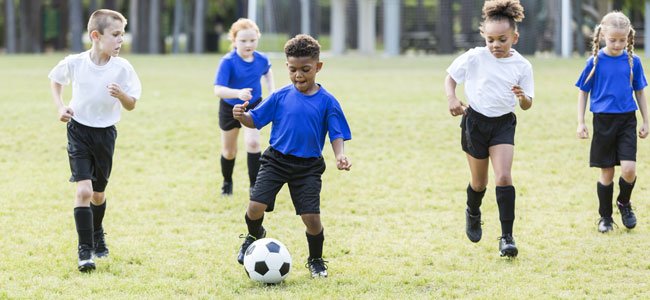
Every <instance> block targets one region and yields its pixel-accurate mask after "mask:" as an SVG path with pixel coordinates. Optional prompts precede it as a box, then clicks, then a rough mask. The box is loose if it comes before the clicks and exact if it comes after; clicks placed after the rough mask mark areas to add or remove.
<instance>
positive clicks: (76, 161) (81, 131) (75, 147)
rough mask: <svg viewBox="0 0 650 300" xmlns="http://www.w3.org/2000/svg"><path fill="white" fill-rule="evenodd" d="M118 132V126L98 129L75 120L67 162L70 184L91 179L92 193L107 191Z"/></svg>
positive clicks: (69, 125)
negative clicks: (70, 174) (68, 163)
mask: <svg viewBox="0 0 650 300" xmlns="http://www.w3.org/2000/svg"><path fill="white" fill-rule="evenodd" d="M116 139H117V129H115V126H110V127H106V128H95V127H88V126H86V125H82V124H80V123H78V122H77V121H75V120H70V122H68V159H69V161H70V171H72V176H70V182H79V181H82V180H87V179H90V180H91V181H92V184H93V191H95V192H103V191H104V190H106V185H107V184H108V178H109V177H110V175H111V168H112V167H113V151H114V150H115V140H116Z"/></svg>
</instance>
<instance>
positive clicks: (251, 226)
mask: <svg viewBox="0 0 650 300" xmlns="http://www.w3.org/2000/svg"><path fill="white" fill-rule="evenodd" d="M244 219H246V226H248V234H250V235H252V236H254V237H255V238H257V239H261V238H262V235H263V234H264V227H262V222H263V221H264V216H262V217H261V218H259V219H258V220H251V219H250V218H249V217H248V214H244Z"/></svg>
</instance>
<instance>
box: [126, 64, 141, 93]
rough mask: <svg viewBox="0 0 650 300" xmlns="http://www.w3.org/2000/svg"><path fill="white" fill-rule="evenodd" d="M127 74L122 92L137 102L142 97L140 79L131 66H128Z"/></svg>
mask: <svg viewBox="0 0 650 300" xmlns="http://www.w3.org/2000/svg"><path fill="white" fill-rule="evenodd" d="M128 74H129V78H128V79H127V81H126V87H125V88H124V92H125V93H126V94H127V95H129V96H131V97H133V98H135V100H138V99H140V97H141V96H142V84H141V83H140V78H139V77H138V74H137V73H136V72H135V70H134V69H133V67H132V66H129V73H128Z"/></svg>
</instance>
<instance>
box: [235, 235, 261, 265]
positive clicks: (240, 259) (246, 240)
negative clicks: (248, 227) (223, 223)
mask: <svg viewBox="0 0 650 300" xmlns="http://www.w3.org/2000/svg"><path fill="white" fill-rule="evenodd" d="M265 236H266V230H264V229H262V235H261V236H260V237H259V238H257V237H254V236H252V235H251V234H247V235H243V234H242V235H240V236H239V238H241V239H244V242H243V243H242V244H241V247H240V248H239V254H237V262H239V264H240V265H243V264H244V255H245V254H246V250H248V247H250V245H251V244H252V243H253V242H255V241H257V240H259V239H263V238H264V237H265Z"/></svg>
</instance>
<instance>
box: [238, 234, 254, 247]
mask: <svg viewBox="0 0 650 300" xmlns="http://www.w3.org/2000/svg"><path fill="white" fill-rule="evenodd" d="M239 238H240V239H245V240H244V243H243V244H242V248H244V249H247V248H248V246H250V245H251V244H252V243H253V242H254V241H256V240H257V238H256V237H254V236H252V235H250V234H243V233H242V234H240V235H239Z"/></svg>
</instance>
